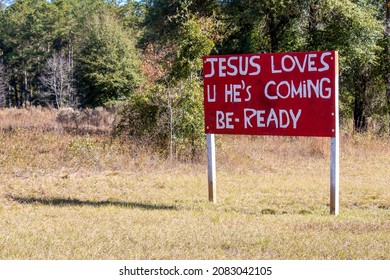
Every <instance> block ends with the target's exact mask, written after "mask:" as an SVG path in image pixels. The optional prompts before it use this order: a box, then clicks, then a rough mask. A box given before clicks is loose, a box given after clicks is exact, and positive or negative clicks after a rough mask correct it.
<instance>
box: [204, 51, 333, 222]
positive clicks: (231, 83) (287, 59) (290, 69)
mask: <svg viewBox="0 0 390 280" xmlns="http://www.w3.org/2000/svg"><path fill="white" fill-rule="evenodd" d="M203 73H204V110H205V132H206V134H207V155H208V156H207V158H208V183H209V200H210V201H213V202H216V167H215V166H216V163H215V143H214V141H215V140H214V134H245V135H280V136H316V137H330V138H331V147H330V148H331V159H330V161H331V168H330V169H331V170H330V200H331V202H330V212H331V213H332V214H335V215H337V214H338V213H339V202H338V201H339V111H338V53H337V52H336V51H324V52H301V53H275V54H245V55H218V56H216V55H215V56H205V57H204V58H203Z"/></svg>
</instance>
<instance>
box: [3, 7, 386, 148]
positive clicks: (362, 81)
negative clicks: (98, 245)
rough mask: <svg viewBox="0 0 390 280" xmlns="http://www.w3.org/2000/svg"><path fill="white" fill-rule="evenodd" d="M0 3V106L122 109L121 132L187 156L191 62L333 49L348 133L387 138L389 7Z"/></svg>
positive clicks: (199, 130) (195, 141) (198, 111)
mask: <svg viewBox="0 0 390 280" xmlns="http://www.w3.org/2000/svg"><path fill="white" fill-rule="evenodd" d="M1 4H2V5H1V9H0V63H1V65H2V74H1V80H2V86H1V94H2V97H1V98H2V99H1V100H3V101H2V102H1V103H0V104H2V105H1V106H16V107H22V106H29V105H33V104H49V105H51V106H55V107H61V106H63V104H65V105H72V106H99V105H111V104H115V103H116V102H117V101H122V100H125V101H126V104H127V105H126V106H125V108H126V110H125V111H124V113H122V124H121V126H120V127H121V128H122V131H124V130H126V131H127V132H128V134H130V135H138V136H137V137H139V136H140V135H151V136H150V137H149V138H150V139H154V140H153V141H152V142H153V143H155V144H156V143H157V144H158V145H159V146H160V147H163V148H167V147H169V148H170V149H169V150H170V153H171V154H173V153H175V152H177V153H179V152H180V151H181V150H183V149H186V147H190V150H192V151H194V150H196V149H197V147H198V146H199V143H202V139H203V115H202V114H203V113H202V112H203V108H202V77H201V68H202V60H201V59H202V56H204V55H208V54H233V53H264V52H285V51H310V50H338V51H339V55H340V101H341V104H340V106H341V108H340V109H341V110H340V111H341V116H342V119H343V120H348V119H353V122H354V128H355V131H357V132H365V131H367V129H368V127H369V125H370V123H372V122H376V123H377V125H376V127H379V128H378V129H377V131H378V132H379V133H389V127H390V60H389V57H390V55H389V53H390V51H389V49H390V47H389V33H390V32H389V30H390V12H389V10H390V4H389V1H388V0H381V1H373V0H323V1H320V0H308V1H303V0H282V1H281V0H278V1H276V0H261V1H252V0H229V1H227V0H226V1H224V0H222V1H221V0H206V1H204V0H203V1H201V0H168V1H162V0H145V1H108V0H83V1H79V0H53V1H45V0H15V1H1ZM54 57H60V58H61V59H62V60H61V63H62V64H61V65H62V67H63V69H65V70H64V71H65V72H64V74H63V75H62V76H61V77H63V80H61V81H60V84H61V87H60V88H61V89H60V90H59V93H60V94H58V90H57V91H56V92H57V93H55V92H54V91H53V90H52V91H51V93H50V88H52V89H54V88H57V89H58V83H57V81H54V80H53V79H51V80H50V79H48V77H57V76H55V73H53V71H54V70H53V69H57V68H55V67H53V65H52V66H50V63H51V61H53V58H54ZM61 69H62V68H61ZM55 71H57V70H55ZM45 77H46V79H45ZM59 79H62V78H59ZM49 81H51V82H52V83H53V82H55V86H53V85H51V84H50V83H49ZM63 81H66V82H65V84H63ZM48 93H50V94H48ZM63 96H64V98H65V96H66V98H65V99H66V100H60V99H61V98H62V97H63ZM54 97H55V98H54ZM70 101H72V102H70ZM77 102H78V103H77ZM125 127H126V129H125ZM183 147H184V148H183Z"/></svg>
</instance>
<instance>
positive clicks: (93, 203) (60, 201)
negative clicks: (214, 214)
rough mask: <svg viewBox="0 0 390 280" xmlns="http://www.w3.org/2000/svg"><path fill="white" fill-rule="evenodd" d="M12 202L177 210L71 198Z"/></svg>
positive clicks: (149, 205) (164, 206)
mask: <svg viewBox="0 0 390 280" xmlns="http://www.w3.org/2000/svg"><path fill="white" fill-rule="evenodd" d="M10 199H12V200H13V201H16V202H18V203H21V204H41V205H48V206H60V207H66V206H92V207H103V206H117V207H125V208H141V209H145V210H177V207H176V206H175V205H164V204H147V203H139V202H124V201H111V200H104V201H89V200H79V199H71V198H38V197H15V196H12V197H10Z"/></svg>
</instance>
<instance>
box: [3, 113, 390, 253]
mask: <svg viewBox="0 0 390 280" xmlns="http://www.w3.org/2000/svg"><path fill="white" fill-rule="evenodd" d="M1 113H2V115H1V114H0V122H3V124H4V123H5V122H6V121H8V122H10V123H11V122H12V121H11V120H12V119H16V117H15V118H13V117H8V118H6V116H7V114H9V113H7V112H4V111H3V112H1ZM42 114H44V116H47V115H49V114H47V113H42ZM51 114H53V116H54V113H51ZM53 116H52V117H53ZM38 118H39V116H38ZM30 119H34V118H33V117H31V118H30ZM28 121H29V120H27V119H26V120H25V122H28ZM42 121H43V120H41V121H40V123H42ZM45 123H47V125H48V126H50V125H53V126H54V123H55V121H50V120H45ZM23 126H24V125H23V122H22V124H18V125H17V126H16V127H12V125H11V126H10V125H9V124H8V125H7V126H6V129H4V127H5V126H4V125H3V129H2V130H1V131H0V259H390V172H389V171H390V167H389V166H390V140H389V139H388V138H376V137H372V136H371V137H370V136H364V137H362V136H357V135H354V136H351V135H344V136H343V137H342V139H341V149H340V151H341V160H340V170H341V174H340V211H341V214H340V215H339V216H337V217H334V216H331V215H329V151H328V150H329V140H328V139H317V138H282V137H247V136H234V137H233V136H218V137H217V184H218V203H217V204H211V203H209V202H208V198H207V173H206V157H205V155H204V156H203V157H202V158H201V159H200V160H199V161H198V162H195V163H193V162H192V163H190V162H182V161H174V162H170V161H167V160H165V159H164V158H161V157H160V156H158V155H156V154H154V153H153V152H150V151H148V149H147V148H145V147H140V146H137V145H135V144H133V143H123V142H121V141H120V140H118V139H112V138H111V137H110V136H109V134H107V133H90V134H84V135H76V134H75V133H69V132H67V131H65V130H61V129H59V128H58V127H57V128H55V129H52V130H50V129H44V128H43V127H42V126H41V127H39V126H37V127H34V125H25V127H23ZM26 127H27V128H26Z"/></svg>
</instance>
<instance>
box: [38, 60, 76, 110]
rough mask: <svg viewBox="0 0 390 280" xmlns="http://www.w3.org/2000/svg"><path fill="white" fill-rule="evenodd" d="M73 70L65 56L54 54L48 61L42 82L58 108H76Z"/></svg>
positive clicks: (41, 78) (47, 94)
mask: <svg viewBox="0 0 390 280" xmlns="http://www.w3.org/2000/svg"><path fill="white" fill-rule="evenodd" d="M72 75H73V69H72V66H71V64H69V63H68V59H67V57H66V56H65V55H62V54H60V53H54V54H53V55H52V56H51V57H50V58H49V59H48V60H47V61H46V65H45V69H44V70H43V75H42V76H41V77H40V80H41V82H42V84H43V86H44V87H45V88H46V93H45V95H46V96H54V98H55V106H56V107H57V108H61V107H65V106H75V105H76V103H77V101H76V99H75V90H74V87H73V79H72Z"/></svg>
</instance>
